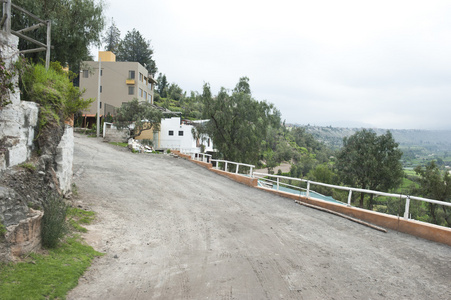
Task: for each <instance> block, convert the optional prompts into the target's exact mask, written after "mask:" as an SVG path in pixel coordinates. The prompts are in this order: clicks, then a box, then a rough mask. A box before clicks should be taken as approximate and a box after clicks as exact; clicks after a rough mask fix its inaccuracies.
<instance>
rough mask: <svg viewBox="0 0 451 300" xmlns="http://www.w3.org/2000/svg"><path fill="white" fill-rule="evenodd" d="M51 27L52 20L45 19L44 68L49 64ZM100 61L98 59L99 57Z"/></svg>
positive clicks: (47, 67)
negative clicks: (45, 46) (45, 45)
mask: <svg viewBox="0 0 451 300" xmlns="http://www.w3.org/2000/svg"><path fill="white" fill-rule="evenodd" d="M51 29H52V22H51V21H50V20H48V21H47V49H46V51H45V69H46V70H48V69H49V66H50V48H51V46H52V45H51V42H50V40H51ZM99 61H100V59H99Z"/></svg>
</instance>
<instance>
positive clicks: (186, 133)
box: [154, 117, 213, 153]
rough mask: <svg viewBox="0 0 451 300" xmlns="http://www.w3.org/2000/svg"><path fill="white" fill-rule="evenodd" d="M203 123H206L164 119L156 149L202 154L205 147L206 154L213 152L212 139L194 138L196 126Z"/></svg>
mask: <svg viewBox="0 0 451 300" xmlns="http://www.w3.org/2000/svg"><path fill="white" fill-rule="evenodd" d="M203 122H206V121H205V120H202V121H182V120H181V119H180V117H172V118H167V119H162V120H161V127H160V134H159V141H158V147H156V148H163V149H173V150H180V151H181V152H186V153H200V152H201V147H202V145H204V147H205V149H204V152H208V151H213V142H212V140H211V138H210V137H208V136H203V137H201V138H197V139H195V138H194V137H193V133H192V132H193V129H194V124H196V123H203ZM154 145H155V143H154ZM155 146H156V145H155Z"/></svg>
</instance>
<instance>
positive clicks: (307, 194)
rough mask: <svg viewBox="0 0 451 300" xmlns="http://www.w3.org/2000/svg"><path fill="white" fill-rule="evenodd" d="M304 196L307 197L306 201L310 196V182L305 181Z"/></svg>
mask: <svg viewBox="0 0 451 300" xmlns="http://www.w3.org/2000/svg"><path fill="white" fill-rule="evenodd" d="M305 195H306V196H307V199H308V198H309V196H310V181H307V192H306V194H305Z"/></svg>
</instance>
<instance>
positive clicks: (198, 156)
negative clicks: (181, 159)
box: [191, 153, 211, 163]
mask: <svg viewBox="0 0 451 300" xmlns="http://www.w3.org/2000/svg"><path fill="white" fill-rule="evenodd" d="M191 159H193V160H197V161H202V162H206V163H209V162H211V155H210V154H206V153H191Z"/></svg>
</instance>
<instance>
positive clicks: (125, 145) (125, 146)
mask: <svg viewBox="0 0 451 300" xmlns="http://www.w3.org/2000/svg"><path fill="white" fill-rule="evenodd" d="M110 144H111V145H114V146H120V147H124V148H127V147H128V144H127V143H117V142H110Z"/></svg>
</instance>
